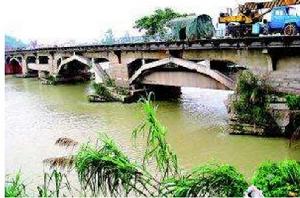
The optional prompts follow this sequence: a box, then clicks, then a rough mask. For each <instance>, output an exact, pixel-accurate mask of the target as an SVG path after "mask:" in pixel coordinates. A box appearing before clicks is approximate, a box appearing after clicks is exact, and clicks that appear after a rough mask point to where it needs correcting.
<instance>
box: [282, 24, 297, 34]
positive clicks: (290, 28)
mask: <svg viewBox="0 0 300 198" xmlns="http://www.w3.org/2000/svg"><path fill="white" fill-rule="evenodd" d="M283 34H284V35H285V36H295V35H297V34H298V30H297V27H296V25H294V24H288V25H286V26H285V27H284V30H283Z"/></svg>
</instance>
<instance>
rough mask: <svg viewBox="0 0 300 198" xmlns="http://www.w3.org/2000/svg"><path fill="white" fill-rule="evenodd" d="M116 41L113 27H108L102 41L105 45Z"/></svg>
mask: <svg viewBox="0 0 300 198" xmlns="http://www.w3.org/2000/svg"><path fill="white" fill-rule="evenodd" d="M114 42H115V38H114V34H113V31H112V29H111V28H110V29H108V30H107V31H106V32H105V34H104V38H103V39H102V41H101V43H102V44H104V45H112V44H114Z"/></svg>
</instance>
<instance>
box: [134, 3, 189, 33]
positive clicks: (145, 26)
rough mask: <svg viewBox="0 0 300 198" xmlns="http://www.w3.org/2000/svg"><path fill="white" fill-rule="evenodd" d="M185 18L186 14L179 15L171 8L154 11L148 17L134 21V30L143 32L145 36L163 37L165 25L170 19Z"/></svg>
mask: <svg viewBox="0 0 300 198" xmlns="http://www.w3.org/2000/svg"><path fill="white" fill-rule="evenodd" d="M182 16H187V14H180V13H178V12H176V11H174V10H172V9H171V8H165V9H156V10H155V11H154V13H153V14H152V15H150V16H144V17H142V18H140V19H138V20H136V21H135V26H134V28H137V29H139V31H142V30H145V31H146V32H145V34H146V35H147V36H153V35H156V34H159V35H160V36H163V35H164V34H165V29H164V27H165V25H166V23H167V22H168V21H170V20H171V19H174V18H177V17H182Z"/></svg>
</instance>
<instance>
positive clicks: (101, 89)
mask: <svg viewBox="0 0 300 198" xmlns="http://www.w3.org/2000/svg"><path fill="white" fill-rule="evenodd" d="M92 89H93V90H94V92H95V93H96V94H97V95H99V96H102V97H104V98H105V99H108V100H111V99H114V97H113V96H112V94H111V93H110V91H109V90H108V88H107V87H106V86H105V85H104V84H101V83H95V82H93V83H92Z"/></svg>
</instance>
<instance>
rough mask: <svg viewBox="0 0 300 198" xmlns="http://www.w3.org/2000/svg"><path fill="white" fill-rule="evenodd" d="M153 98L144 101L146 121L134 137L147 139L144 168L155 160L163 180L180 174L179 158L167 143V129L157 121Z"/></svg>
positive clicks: (133, 134) (137, 129)
mask: <svg viewBox="0 0 300 198" xmlns="http://www.w3.org/2000/svg"><path fill="white" fill-rule="evenodd" d="M151 96H152V94H150V95H149V97H148V100H146V99H143V100H142V102H143V108H144V112H145V121H144V122H142V123H141V124H140V125H139V126H138V127H137V128H136V129H135V130H134V131H133V133H132V137H133V138H137V136H138V135H139V134H143V136H146V137H147V139H146V150H145V153H144V158H143V165H144V167H145V166H147V162H149V160H151V159H154V160H155V162H156V164H157V168H158V170H159V171H160V172H162V174H163V178H165V177H166V176H169V175H170V174H171V175H172V174H176V173H177V172H178V162H177V156H176V154H175V153H174V152H173V151H172V149H171V146H170V145H169V144H168V143H167V140H166V135H167V128H166V127H165V126H163V125H162V124H161V123H160V122H159V120H158V119H157V115H156V111H157V108H155V107H154V106H153V104H152V102H151V99H150V97H151Z"/></svg>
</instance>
